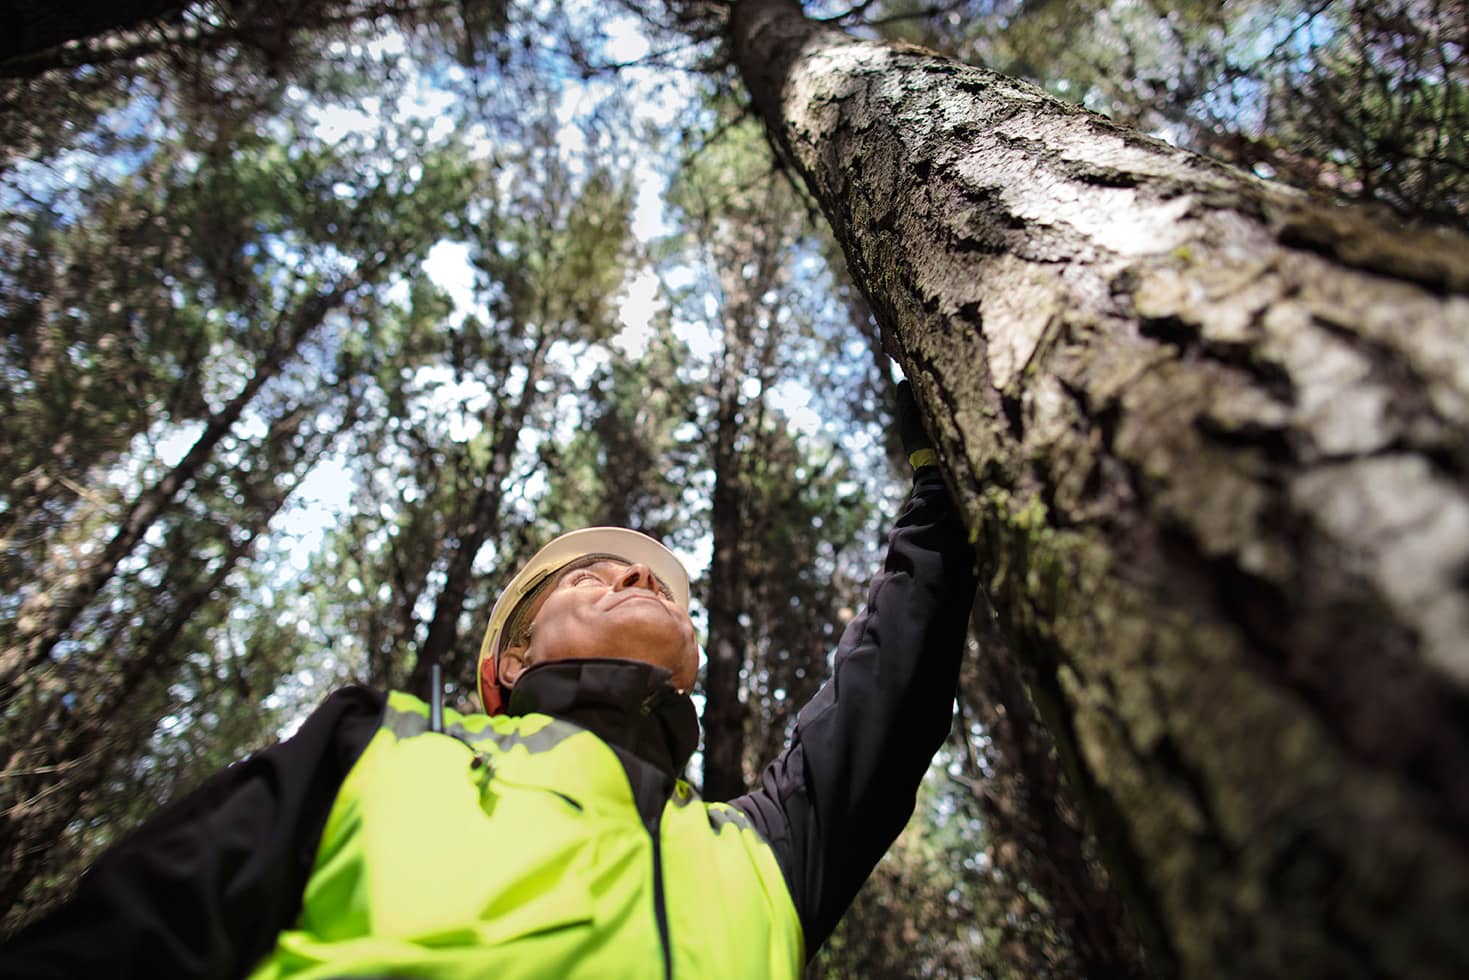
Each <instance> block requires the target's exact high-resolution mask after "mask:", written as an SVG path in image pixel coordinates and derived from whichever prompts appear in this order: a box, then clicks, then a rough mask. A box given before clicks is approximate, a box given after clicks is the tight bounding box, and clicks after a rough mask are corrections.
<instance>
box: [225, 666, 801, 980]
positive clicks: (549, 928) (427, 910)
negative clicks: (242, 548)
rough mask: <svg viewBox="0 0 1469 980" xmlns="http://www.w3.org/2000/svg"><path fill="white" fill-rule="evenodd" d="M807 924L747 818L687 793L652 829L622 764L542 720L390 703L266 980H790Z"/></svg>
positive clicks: (346, 788) (567, 728) (678, 791)
mask: <svg viewBox="0 0 1469 980" xmlns="http://www.w3.org/2000/svg"><path fill="white" fill-rule="evenodd" d="M803 960H804V958H803V955H802V948H801V926H800V921H799V920H798V918H797V916H796V910H795V907H794V906H793V905H792V903H791V899H790V895H789V893H788V892H787V890H786V885H785V881H784V879H783V877H782V875H781V869H780V865H779V864H778V863H777V861H776V858H775V854H774V853H773V852H772V851H771V849H770V846H769V845H768V844H767V843H766V842H765V841H764V840H763V839H762V838H761V836H760V835H759V834H758V833H757V832H756V831H755V829H754V826H753V825H752V823H751V821H750V818H749V817H748V816H746V815H745V814H744V813H743V812H742V811H740V810H737V809H735V808H734V807H731V806H729V805H727V804H720V803H715V804H706V803H703V802H702V801H700V800H699V799H698V797H697V796H696V795H695V794H694V792H693V790H692V789H691V788H690V786H689V784H688V783H686V782H684V781H683V780H678V782H677V783H676V785H675V788H674V791H673V794H672V796H671V798H670V799H669V800H668V801H667V803H666V804H665V805H664V807H663V809H662V813H661V816H660V818H659V819H658V820H657V823H656V825H655V826H651V827H650V826H645V824H644V822H643V819H642V818H641V816H640V815H639V812H638V807H637V805H636V802H635V801H634V799H633V795H632V790H631V787H630V784H629V782H628V779H627V776H626V775H625V774H624V771H623V766H622V763H621V762H620V761H619V760H618V758H617V756H616V755H615V754H614V753H613V751H612V749H611V748H610V747H608V745H607V744H606V743H605V742H603V741H602V740H601V739H599V738H598V737H597V736H595V735H594V734H592V733H591V732H590V731H587V730H586V729H583V728H580V727H578V726H576V725H574V724H572V723H570V722H566V721H559V720H557V719H554V718H551V717H548V716H547V715H542V714H531V715H525V716H522V717H515V718H510V717H503V716H501V717H494V718H491V717H488V716H486V715H469V716H460V715H458V714H456V713H454V712H452V711H446V712H445V732H444V734H435V733H432V732H430V731H429V730H428V709H427V707H426V706H425V705H424V704H423V703H422V702H421V701H418V700H417V699H415V698H412V697H410V696H409V695H406V694H401V693H397V692H394V693H392V694H390V695H389V696H388V703H387V708H386V710H385V712H384V714H383V720H382V726H381V727H380V728H379V729H378V732H377V734H376V735H375V736H374V737H373V738H372V741H371V742H370V743H369V744H368V746H367V748H366V750H365V751H364V752H363V754H362V757H361V759H360V760H358V762H357V764H356V766H354V767H353V769H352V771H351V772H350V773H349V774H348V776H347V778H346V780H345V782H344V783H343V784H342V788H341V791H340V792H339V793H338V795H337V799H336V803H335V805H334V806H333V807H332V811H331V815H330V816H329V817H328V819H327V823H326V827H325V829H324V832H323V834H322V838H321V844H320V848H319V850H318V853H317V857H316V866H315V869H314V871H313V872H312V875H311V878H310V881H309V882H308V884H307V886H306V890H305V895H304V900H303V902H302V908H301V915H300V918H299V920H298V921H297V923H296V925H295V927H294V928H292V929H290V930H287V931H286V932H284V933H282V934H281V937H280V941H279V943H278V944H277V946H276V949H275V951H274V952H273V953H271V955H270V956H269V957H267V959H266V960H265V962H264V963H262V964H261V966H260V968H259V969H258V970H257V971H256V972H255V974H254V977H255V978H256V980H277V978H287V977H289V978H301V980H307V978H310V980H315V978H318V977H334V976H343V975H346V976H411V977H441V978H446V980H449V978H464V980H470V978H481V977H494V978H505V977H556V978H572V977H589V978H590V977H596V978H616V977H629V978H634V977H636V978H646V977H655V976H659V975H664V974H667V973H669V972H670V970H671V973H672V974H673V975H676V976H680V977H700V978H703V977H737V978H756V977H796V976H798V975H799V974H800V971H801V967H802V963H803Z"/></svg>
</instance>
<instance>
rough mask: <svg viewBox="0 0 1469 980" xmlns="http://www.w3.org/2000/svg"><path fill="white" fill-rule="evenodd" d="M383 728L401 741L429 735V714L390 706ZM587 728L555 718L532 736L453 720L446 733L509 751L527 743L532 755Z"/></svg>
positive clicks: (470, 742)
mask: <svg viewBox="0 0 1469 980" xmlns="http://www.w3.org/2000/svg"><path fill="white" fill-rule="evenodd" d="M383 727H384V728H386V729H387V730H388V731H390V732H392V733H393V735H394V737H396V738H397V739H398V740H399V741H401V740H403V739H405V738H414V737H415V736H418V735H426V734H428V731H429V725H428V718H427V716H425V715H423V714H421V713H419V712H417V711H412V710H409V711H404V710H402V709H399V708H395V707H393V706H392V705H391V704H390V705H388V707H387V710H386V712H385V713H384V715H383ZM581 731H584V729H582V728H579V727H577V726H576V725H573V724H572V723H571V722H568V721H561V720H560V719H555V720H553V721H551V722H550V723H549V724H548V725H546V726H545V727H544V728H541V729H540V730H538V731H535V732H532V733H531V734H529V735H526V734H523V733H521V732H518V731H514V732H499V731H496V730H495V729H494V727H493V726H491V725H486V726H485V727H483V728H481V729H480V730H479V731H471V730H470V729H468V728H466V727H465V726H464V724H463V723H461V722H457V721H456V722H454V723H453V724H451V725H448V726H446V727H445V728H444V734H445V735H450V736H452V737H454V738H457V739H458V740H459V741H461V742H463V743H464V744H465V745H468V746H470V747H471V748H473V747H475V746H478V745H482V744H485V743H493V744H494V745H496V746H497V747H498V748H499V749H500V751H501V752H509V751H510V750H511V749H513V748H514V747H515V746H517V745H523V746H525V750H526V751H527V752H529V753H530V754H531V755H536V754H537V753H540V752H548V751H550V750H551V749H554V748H555V747H556V746H558V745H560V744H561V743H562V742H564V741H566V740H567V739H568V738H570V737H571V736H573V735H575V734H577V733H578V732H581Z"/></svg>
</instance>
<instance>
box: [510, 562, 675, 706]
mask: <svg viewBox="0 0 1469 980" xmlns="http://www.w3.org/2000/svg"><path fill="white" fill-rule="evenodd" d="M538 602H539V608H536V609H534V610H533V611H532V613H531V616H530V621H531V628H530V637H529V642H528V643H526V642H524V641H523V640H520V639H518V638H514V639H512V640H511V644H510V645H509V646H507V647H506V648H505V649H504V650H503V651H502V652H501V654H500V677H501V679H502V680H503V681H504V683H506V684H507V685H510V686H512V687H513V686H514V684H515V681H516V678H518V677H519V676H520V674H521V672H522V671H523V670H525V668H527V667H530V666H532V665H534V664H540V663H550V662H552V661H556V660H584V659H589V658H594V657H612V658H616V659H623V660H641V661H643V662H645V663H650V664H654V665H656V666H659V667H666V668H667V669H668V670H670V671H672V672H673V686H674V687H675V688H677V689H678V690H680V691H688V690H690V689H691V688H692V687H693V685H694V677H695V675H697V673H698V670H699V645H698V640H697V639H696V638H695V635H694V624H693V622H692V621H691V620H690V619H689V615H688V613H686V612H684V611H683V610H682V609H681V608H679V606H678V603H677V602H675V601H674V599H673V596H672V594H671V593H670V592H669V590H668V588H667V587H666V586H665V585H664V584H663V583H662V582H661V581H659V580H658V579H657V578H656V577H655V576H654V575H653V573H652V571H651V570H649V568H648V566H647V565H643V564H628V563H627V562H623V561H617V560H615V559H607V558H603V559H599V560H597V561H594V562H591V563H590V564H584V565H580V566H578V565H573V566H572V567H571V568H569V569H566V570H564V571H561V572H559V573H558V574H557V579H556V582H555V584H554V585H552V586H551V587H550V589H548V590H547V591H545V592H543V593H542V594H541V597H540V598H539V600H538Z"/></svg>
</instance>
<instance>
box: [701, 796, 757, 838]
mask: <svg viewBox="0 0 1469 980" xmlns="http://www.w3.org/2000/svg"><path fill="white" fill-rule="evenodd" d="M725 824H733V825H734V826H736V827H738V828H739V829H740V830H751V831H753V830H754V829H755V823H754V821H752V820H751V819H750V816H749V814H747V813H745V811H744V810H741V809H739V808H738V807H732V806H730V805H728V804H726V803H711V804H709V826H711V827H713V828H714V832H715V833H718V832H719V831H721V830H723V829H724V826H725Z"/></svg>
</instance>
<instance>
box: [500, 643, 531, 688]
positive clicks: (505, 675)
mask: <svg viewBox="0 0 1469 980" xmlns="http://www.w3.org/2000/svg"><path fill="white" fill-rule="evenodd" d="M525 651H526V648H525V647H523V646H518V647H506V648H505V649H504V650H501V651H500V683H501V684H504V685H505V686H506V687H514V686H515V680H516V678H518V677H519V676H520V672H521V671H523V670H525V668H526V662H525Z"/></svg>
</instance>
